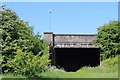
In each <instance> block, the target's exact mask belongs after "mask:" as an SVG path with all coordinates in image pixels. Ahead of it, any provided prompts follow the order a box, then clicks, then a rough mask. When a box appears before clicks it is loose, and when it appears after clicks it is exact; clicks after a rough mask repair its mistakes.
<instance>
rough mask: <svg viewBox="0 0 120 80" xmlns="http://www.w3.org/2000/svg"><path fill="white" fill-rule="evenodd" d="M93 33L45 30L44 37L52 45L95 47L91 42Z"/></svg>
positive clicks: (93, 36)
mask: <svg viewBox="0 0 120 80" xmlns="http://www.w3.org/2000/svg"><path fill="white" fill-rule="evenodd" d="M94 38H95V34H53V33H52V32H45V33H44V39H45V40H46V41H47V42H48V43H49V44H50V45H53V46H54V47H66V48H67V47H88V48H89V47H92V48H93V47H96V46H95V45H93V44H92V41H93V39H94Z"/></svg>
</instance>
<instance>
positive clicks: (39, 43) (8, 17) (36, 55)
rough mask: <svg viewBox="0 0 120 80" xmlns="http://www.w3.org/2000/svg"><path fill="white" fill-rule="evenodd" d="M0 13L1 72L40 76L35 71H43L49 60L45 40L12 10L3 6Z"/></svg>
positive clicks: (33, 76) (31, 76)
mask: <svg viewBox="0 0 120 80" xmlns="http://www.w3.org/2000/svg"><path fill="white" fill-rule="evenodd" d="M0 14H1V15H2V17H0V20H1V21H2V25H0V31H1V32H2V40H1V44H0V47H1V48H2V50H1V53H2V58H3V61H2V72H3V73H9V72H12V73H13V74H15V75H17V74H21V75H26V76H28V77H30V78H37V77H40V76H38V75H37V73H41V72H44V71H45V70H46V66H47V65H48V64H49V62H50V60H49V54H48V46H47V44H46V42H45V41H44V40H42V39H41V37H40V35H39V33H38V34H34V33H33V29H32V27H30V26H29V25H28V23H27V22H24V21H23V20H21V19H20V18H19V17H18V16H17V14H16V13H15V12H13V11H12V10H10V9H5V8H4V9H3V10H1V11H0Z"/></svg>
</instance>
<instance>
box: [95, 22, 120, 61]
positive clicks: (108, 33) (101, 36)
mask: <svg viewBox="0 0 120 80" xmlns="http://www.w3.org/2000/svg"><path fill="white" fill-rule="evenodd" d="M94 43H95V45H97V46H98V47H100V49H101V56H102V59H103V60H104V59H106V58H111V57H115V56H116V55H118V54H120V22H117V21H112V22H110V23H108V24H105V25H103V26H101V27H99V28H98V33H97V35H96V39H95V40H94Z"/></svg>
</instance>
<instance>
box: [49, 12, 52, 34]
mask: <svg viewBox="0 0 120 80" xmlns="http://www.w3.org/2000/svg"><path fill="white" fill-rule="evenodd" d="M49 13H50V32H51V13H52V12H51V10H50V11H49Z"/></svg>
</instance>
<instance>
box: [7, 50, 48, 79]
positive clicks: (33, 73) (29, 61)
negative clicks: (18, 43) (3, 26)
mask: <svg viewBox="0 0 120 80" xmlns="http://www.w3.org/2000/svg"><path fill="white" fill-rule="evenodd" d="M41 53H42V52H40V53H39V54H37V55H33V54H32V53H31V52H22V50H20V49H19V50H17V52H16V54H17V55H16V56H15V57H14V59H12V60H11V61H8V63H7V64H6V66H8V67H10V68H12V72H13V73H14V74H15V75H16V74H22V75H26V76H28V77H30V78H39V77H40V76H39V75H38V73H39V74H40V73H41V72H44V71H45V70H46V68H45V67H46V66H47V65H48V64H49V60H48V54H47V53H44V55H42V56H40V55H41ZM6 71H8V70H6Z"/></svg>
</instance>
